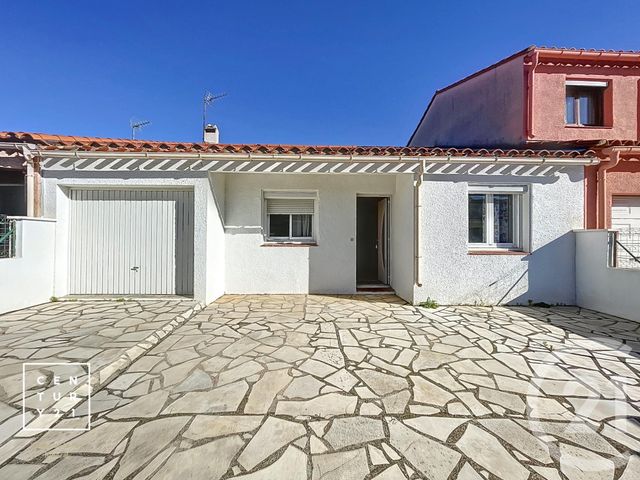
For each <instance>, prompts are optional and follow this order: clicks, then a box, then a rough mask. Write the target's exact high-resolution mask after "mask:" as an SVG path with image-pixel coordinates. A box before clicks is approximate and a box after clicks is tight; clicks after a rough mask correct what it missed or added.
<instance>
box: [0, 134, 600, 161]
mask: <svg viewBox="0 0 640 480" xmlns="http://www.w3.org/2000/svg"><path fill="white" fill-rule="evenodd" d="M0 142H16V143H32V144H35V145H38V146H40V147H41V148H42V149H43V150H74V151H81V152H159V153H180V152H189V153H230V154H233V153H238V154H240V153H263V154H276V155H286V154H293V155H352V156H407V157H419V156H433V157H438V156H448V155H449V156H455V157H465V156H470V157H473V156H480V157H496V156H497V157H553V158H588V157H593V156H594V152H593V151H591V150H586V149H584V148H583V149H522V150H517V149H509V148H505V149H499V148H498V149H484V148H481V149H472V148H433V147H431V148H428V147H397V146H355V145H351V146H349V145H345V146H339V145H269V144H229V143H226V144H225V143H192V142H160V141H147V140H128V139H122V138H105V137H78V136H70V135H52V134H45V133H29V132H0Z"/></svg>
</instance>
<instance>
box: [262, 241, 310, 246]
mask: <svg viewBox="0 0 640 480" xmlns="http://www.w3.org/2000/svg"><path fill="white" fill-rule="evenodd" d="M260 246H261V247H317V246H318V244H317V243H316V242H265V243H263V244H262V245H260Z"/></svg>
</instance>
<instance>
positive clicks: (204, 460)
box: [153, 435, 244, 480]
mask: <svg viewBox="0 0 640 480" xmlns="http://www.w3.org/2000/svg"><path fill="white" fill-rule="evenodd" d="M243 445H244V442H243V441H242V438H240V437H239V436H238V435H233V436H230V437H225V438H219V439H217V440H213V441H211V442H209V443H205V444H204V445H199V446H197V447H191V448H189V449H188V450H184V451H182V452H178V453H175V454H173V455H172V456H171V457H169V460H167V463H165V464H164V465H163V466H162V467H161V468H160V470H158V472H157V473H156V474H155V475H154V476H153V478H154V479H155V480H173V479H176V478H188V479H190V480H219V479H220V478H222V476H223V475H224V474H225V473H226V472H227V470H228V469H229V466H230V464H231V460H232V459H233V458H234V456H235V455H236V453H238V451H239V450H240V449H241V448H242V446H243ZM212 459H215V461H211V460H212Z"/></svg>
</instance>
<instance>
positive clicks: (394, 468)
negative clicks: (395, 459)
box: [372, 465, 407, 480]
mask: <svg viewBox="0 0 640 480" xmlns="http://www.w3.org/2000/svg"><path fill="white" fill-rule="evenodd" d="M406 478H407V477H406V476H405V474H404V473H402V470H401V469H400V467H399V466H398V465H391V466H390V467H389V468H387V469H385V470H383V471H382V472H381V473H379V474H378V475H376V476H375V477H373V478H372V480H406Z"/></svg>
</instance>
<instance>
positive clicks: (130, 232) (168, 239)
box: [69, 189, 193, 295]
mask: <svg viewBox="0 0 640 480" xmlns="http://www.w3.org/2000/svg"><path fill="white" fill-rule="evenodd" d="M69 242H70V256H69V258H70V261H69V273H70V275H69V278H70V285H69V291H70V293H71V294H79V295H172V294H176V295H192V294H193V191H191V190H158V189H149V190H134V189H73V190H71V208H70V234H69Z"/></svg>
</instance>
